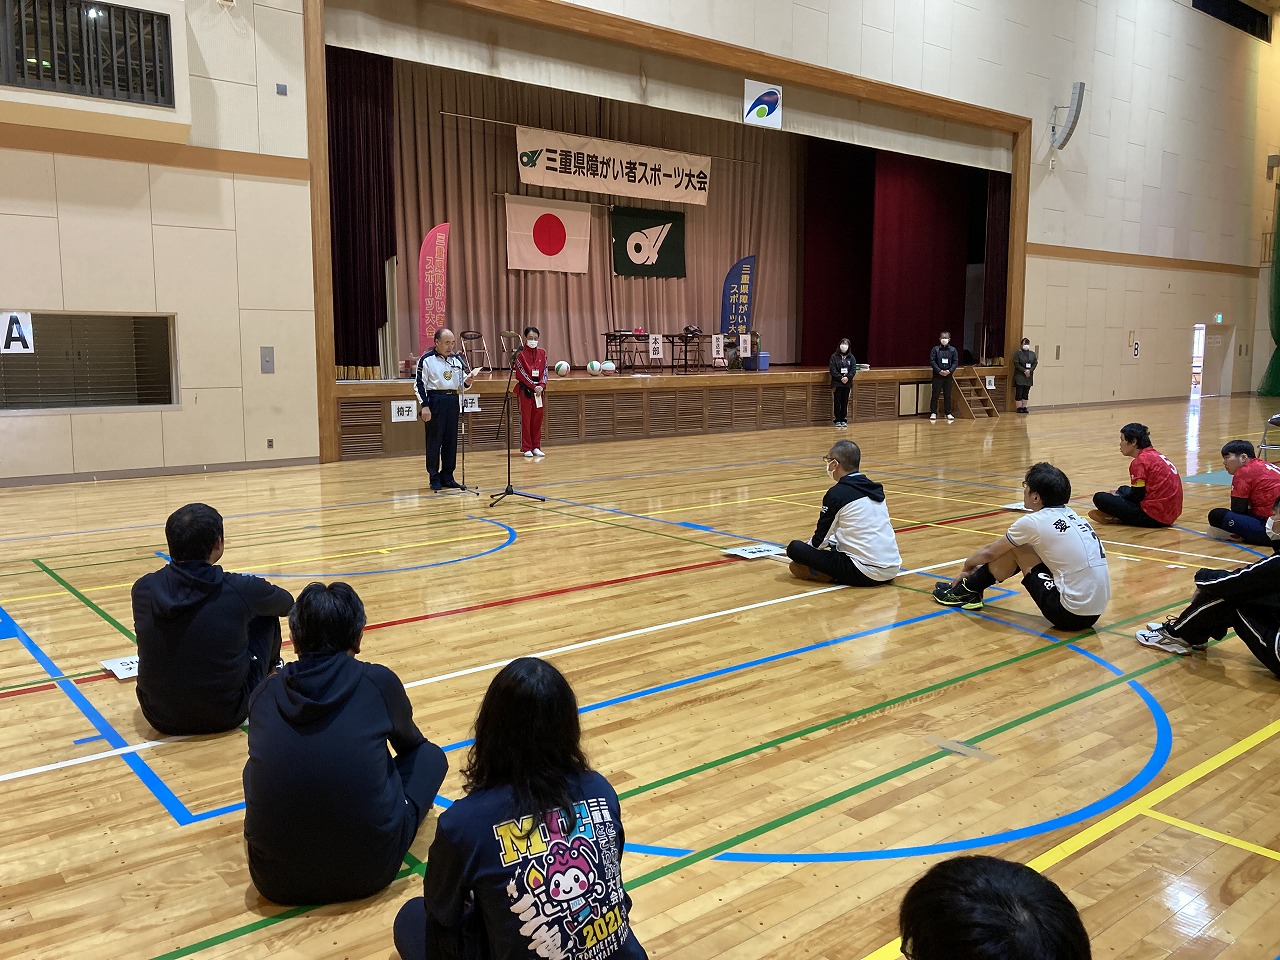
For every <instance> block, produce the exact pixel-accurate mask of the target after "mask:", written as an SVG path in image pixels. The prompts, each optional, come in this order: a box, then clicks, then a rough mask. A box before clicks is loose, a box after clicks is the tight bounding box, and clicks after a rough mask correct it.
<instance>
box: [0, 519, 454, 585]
mask: <svg viewBox="0 0 1280 960" xmlns="http://www.w3.org/2000/svg"><path fill="white" fill-rule="evenodd" d="M466 521H467V518H466V517H454V518H451V519H446V520H425V521H422V522H421V523H397V524H393V525H392V526H389V527H362V528H361V529H360V530H359V531H357V532H358V533H362V534H365V533H388V532H392V531H398V530H416V529H419V528H425V527H440V526H444V525H446V524H452V523H465V522H466ZM359 522H360V521H356V520H352V521H344V522H341V523H334V524H329V525H327V527H326V529H327V531H328V532H322V533H317V534H311V535H309V536H305V537H285V538H283V539H280V540H260V541H249V540H244V541H241V540H236V541H235V542H234V543H233V544H232V546H233V547H234V548H235V549H237V550H244V549H255V548H257V547H272V546H276V545H278V544H281V543H290V544H294V543H306V542H308V541H311V540H323V539H325V538H326V537H330V536H332V531H333V528H334V527H341V526H351V525H354V524H357V523H359ZM161 546H163V544H161ZM125 549H128V550H136V549H139V548H138V547H136V546H131V547H116V548H115V550H116V551H119V550H125ZM142 549H145V547H144V548H142ZM388 549H393V550H402V549H406V548H404V547H394V546H393V547H390V548H388ZM98 552H100V553H110V552H113V551H110V550H102V551H98ZM370 552H371V553H376V552H377V551H376V550H371V551H370ZM64 556H65V555H64ZM80 556H86V554H80ZM45 559H46V560H57V559H58V558H57V557H46V558H45ZM158 559H159V557H157V556H155V555H154V554H153V553H148V554H144V555H140V556H135V557H123V558H120V559H116V560H95V561H93V562H91V563H76V564H70V565H68V566H65V567H64V566H60V567H58V569H59V570H62V571H66V570H84V569H86V568H88V567H106V566H111V565H112V564H118V563H136V562H140V561H148V562H151V563H154V562H155V561H157V560H158ZM20 575H21V574H19V573H11V574H0V577H2V576H20Z"/></svg>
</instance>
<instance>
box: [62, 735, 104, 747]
mask: <svg viewBox="0 0 1280 960" xmlns="http://www.w3.org/2000/svg"><path fill="white" fill-rule="evenodd" d="M105 739H107V738H106V737H104V736H103V735H102V734H100V733H98V734H94V735H93V736H92V737H81V738H80V739H79V740H72V741H71V742H72V743H73V744H75V745H76V746H77V747H78V746H80V744H82V743H93V741H95V740H105Z"/></svg>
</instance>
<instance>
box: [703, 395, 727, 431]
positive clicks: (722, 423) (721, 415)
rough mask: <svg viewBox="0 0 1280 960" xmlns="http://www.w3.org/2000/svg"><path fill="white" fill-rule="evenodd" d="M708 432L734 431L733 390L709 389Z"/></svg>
mask: <svg viewBox="0 0 1280 960" xmlns="http://www.w3.org/2000/svg"><path fill="white" fill-rule="evenodd" d="M706 429H707V431H708V432H711V431H720V430H732V429H733V390H732V389H718V388H716V387H709V388H708V389H707V427H706Z"/></svg>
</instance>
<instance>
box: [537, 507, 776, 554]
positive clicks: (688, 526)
mask: <svg viewBox="0 0 1280 960" xmlns="http://www.w3.org/2000/svg"><path fill="white" fill-rule="evenodd" d="M547 501H548V502H550V503H565V504H568V505H569V506H571V507H581V508H583V509H584V510H599V511H601V512H602V513H612V514H615V515H616V516H619V517H630V518H631V519H632V520H648V521H649V522H650V523H661V524H664V525H665V526H668V527H680V528H681V529H683V530H701V531H703V532H705V533H714V534H716V535H718V536H721V537H729V538H730V539H733V540H750V541H752V542H754V543H767V544H768V545H769V546H771V547H781V546H783V544H781V543H774V542H773V541H772V540H761V539H759V538H758V537H749V536H747V535H746V534H742V533H730V532H728V531H727V530H717V529H716V528H715V527H708V526H704V525H702V524H698V523H689V522H688V521H685V520H663V519H660V518H659V517H650V516H646V515H645V514H643V513H629V512H628V511H626V510H618V509H617V508H615V507H602V506H599V505H597V504H594V503H583V502H582V501H581V500H564V499H561V498H560V497H547Z"/></svg>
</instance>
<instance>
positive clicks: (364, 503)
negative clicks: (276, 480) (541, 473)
mask: <svg viewBox="0 0 1280 960" xmlns="http://www.w3.org/2000/svg"><path fill="white" fill-rule="evenodd" d="M404 499H406V498H405V497H389V498H387V499H385V500H356V501H352V502H350V503H330V504H317V505H316V506H314V507H289V508H287V509H284V510H259V511H257V512H255V513H228V514H226V515H225V516H224V517H223V518H222V519H223V520H244V519H246V518H249V517H276V516H284V515H286V514H291V513H313V512H319V511H322V510H342V509H344V508H346V507H372V506H378V505H379V504H384V503H399V502H400V501H401V500H404ZM162 527H164V524H163V523H135V524H132V525H130V526H127V527H102V528H101V529H98V530H69V531H64V532H63V533H36V534H32V535H30V536H26V537H3V538H0V543H23V542H25V541H27V540H57V539H59V538H62V537H83V536H91V535H93V534H95V533H123V532H124V531H127V530H155V529H157V528H162Z"/></svg>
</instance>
